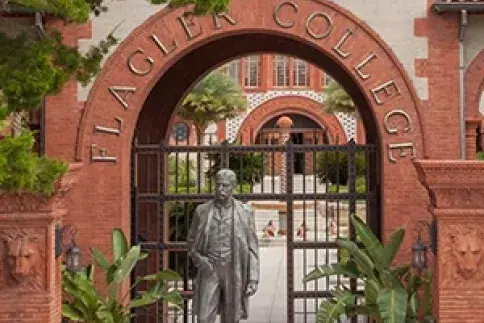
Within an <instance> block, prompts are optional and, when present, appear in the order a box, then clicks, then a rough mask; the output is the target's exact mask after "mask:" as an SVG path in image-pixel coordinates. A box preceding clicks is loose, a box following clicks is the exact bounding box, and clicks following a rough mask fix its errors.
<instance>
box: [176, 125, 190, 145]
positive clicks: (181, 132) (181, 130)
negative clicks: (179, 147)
mask: <svg viewBox="0 0 484 323" xmlns="http://www.w3.org/2000/svg"><path fill="white" fill-rule="evenodd" d="M188 132H189V127H188V125H187V124H186V123H184V122H178V123H176V124H175V125H174V126H173V139H174V140H175V141H185V140H187V139H188Z"/></svg>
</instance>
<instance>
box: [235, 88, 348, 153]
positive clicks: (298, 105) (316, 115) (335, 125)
mask: <svg viewBox="0 0 484 323" xmlns="http://www.w3.org/2000/svg"><path fill="white" fill-rule="evenodd" d="M291 113H295V114H301V115H303V116H305V117H308V118H309V119H311V120H313V121H314V122H316V123H317V124H319V126H320V127H321V128H323V129H326V131H327V135H328V139H329V142H330V143H331V144H336V143H337V142H339V143H346V142H347V139H346V134H345V132H344V130H343V127H342V126H341V124H340V122H339V121H338V119H337V118H336V117H335V116H334V115H333V114H328V113H324V110H323V107H322V105H321V103H319V102H316V101H314V100H311V99H309V98H305V97H300V96H283V97H277V98H274V99H271V100H268V101H266V102H264V103H262V104H261V105H259V106H258V107H257V108H255V109H254V110H252V111H251V112H250V113H249V115H248V116H247V117H246V118H245V119H244V122H243V123H242V124H241V126H240V128H239V133H238V135H237V138H240V139H241V140H242V143H244V144H249V143H253V142H255V139H256V137H257V135H258V133H259V131H260V130H261V128H262V126H264V124H265V123H266V122H268V121H269V120H271V119H272V118H274V117H276V116H282V115H284V114H291Z"/></svg>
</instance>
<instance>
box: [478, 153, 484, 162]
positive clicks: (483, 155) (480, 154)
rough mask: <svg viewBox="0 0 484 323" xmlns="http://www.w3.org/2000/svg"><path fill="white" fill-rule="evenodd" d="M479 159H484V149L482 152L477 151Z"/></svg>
mask: <svg viewBox="0 0 484 323" xmlns="http://www.w3.org/2000/svg"><path fill="white" fill-rule="evenodd" d="M477 159H478V160H484V152H482V151H481V152H478V153H477Z"/></svg>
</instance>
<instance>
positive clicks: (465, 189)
mask: <svg viewBox="0 0 484 323" xmlns="http://www.w3.org/2000/svg"><path fill="white" fill-rule="evenodd" d="M415 165H416V168H417V171H418V174H419V180H420V181H421V182H422V184H423V185H424V186H425V187H426V188H427V190H428V192H429V195H430V208H429V209H430V211H431V212H432V213H433V215H434V216H435V218H436V219H437V226H438V234H437V239H438V250H437V257H436V261H435V268H434V286H433V287H434V314H435V315H436V317H437V320H438V322H439V323H456V322H459V323H467V322H469V323H470V322H482V320H483V319H482V318H483V317H484V162H477V161H433V160H420V161H416V162H415Z"/></svg>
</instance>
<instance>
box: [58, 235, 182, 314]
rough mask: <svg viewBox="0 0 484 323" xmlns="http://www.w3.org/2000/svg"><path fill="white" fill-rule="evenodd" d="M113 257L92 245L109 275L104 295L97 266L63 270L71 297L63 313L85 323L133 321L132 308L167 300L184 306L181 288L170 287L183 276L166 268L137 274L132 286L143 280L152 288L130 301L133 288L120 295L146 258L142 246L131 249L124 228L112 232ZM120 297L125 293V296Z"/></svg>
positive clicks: (66, 286) (65, 283) (64, 289)
mask: <svg viewBox="0 0 484 323" xmlns="http://www.w3.org/2000/svg"><path fill="white" fill-rule="evenodd" d="M112 242H113V245H112V247H113V260H112V261H109V260H108V259H107V258H106V257H105V255H104V254H103V253H102V252H101V251H99V250H97V249H95V248H91V254H92V257H93V259H94V260H95V262H96V265H97V266H99V267H100V268H101V269H102V270H103V271H104V274H105V283H106V290H105V293H104V294H105V295H102V294H101V293H100V292H99V291H98V290H97V289H96V287H95V284H94V268H95V267H94V265H89V266H88V267H87V270H85V271H80V272H70V271H68V270H67V269H64V270H63V272H62V290H63V291H64V293H66V295H67V298H65V299H64V302H63V304H62V315H63V316H64V317H66V318H68V319H70V320H73V321H77V322H85V323H107V322H113V323H114V322H116V323H129V322H130V319H131V317H132V314H131V310H132V309H134V308H137V307H144V306H149V305H151V304H153V303H155V302H158V301H167V302H169V303H171V304H173V305H175V306H176V307H180V305H181V303H182V297H181V295H180V293H179V292H178V291H177V290H170V289H169V286H168V285H167V284H166V282H168V281H176V280H179V279H181V277H180V276H179V275H178V274H177V273H176V272H173V271H170V270H163V271H160V272H158V273H156V274H151V275H147V276H144V277H137V278H136V280H135V282H134V284H133V285H132V286H131V289H132V288H133V287H134V286H136V285H138V284H140V283H149V284H150V285H151V287H149V288H148V289H147V290H146V291H145V292H143V293H142V294H141V295H138V296H136V297H135V298H134V299H131V301H129V302H126V298H127V297H129V296H130V293H131V289H130V290H129V291H128V292H127V293H126V294H125V295H119V292H120V287H121V285H122V284H123V282H125V281H126V280H129V278H130V275H131V272H132V270H133V269H134V267H135V265H136V264H137V263H138V262H139V261H141V260H143V259H145V258H146V256H147V255H146V254H144V253H142V252H141V249H140V247H139V246H133V247H131V248H128V244H127V241H126V237H125V235H124V233H123V232H122V231H121V230H120V229H114V230H113V232H112ZM119 296H122V297H121V298H120V297H119Z"/></svg>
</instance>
